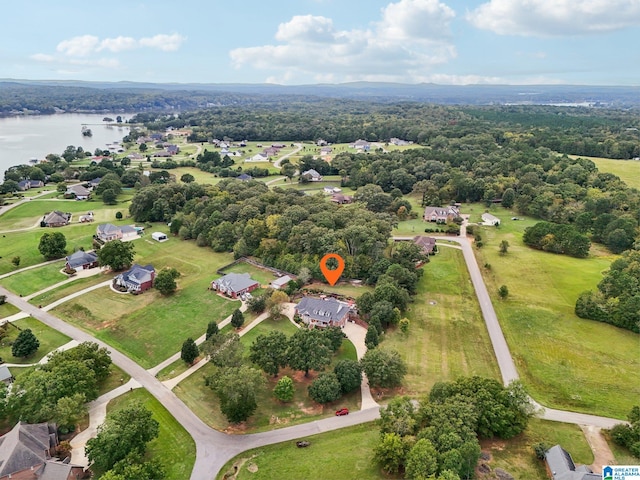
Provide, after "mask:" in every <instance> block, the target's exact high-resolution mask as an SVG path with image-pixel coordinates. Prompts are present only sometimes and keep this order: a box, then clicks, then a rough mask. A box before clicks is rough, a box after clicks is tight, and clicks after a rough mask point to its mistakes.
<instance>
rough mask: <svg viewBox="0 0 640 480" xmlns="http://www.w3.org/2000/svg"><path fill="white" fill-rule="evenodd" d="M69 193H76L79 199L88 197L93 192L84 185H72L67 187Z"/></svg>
mask: <svg viewBox="0 0 640 480" xmlns="http://www.w3.org/2000/svg"><path fill="white" fill-rule="evenodd" d="M67 193H74V194H75V195H76V196H78V197H86V196H88V195H89V193H91V192H90V191H89V189H87V188H85V187H83V186H82V185H70V186H69V187H67Z"/></svg>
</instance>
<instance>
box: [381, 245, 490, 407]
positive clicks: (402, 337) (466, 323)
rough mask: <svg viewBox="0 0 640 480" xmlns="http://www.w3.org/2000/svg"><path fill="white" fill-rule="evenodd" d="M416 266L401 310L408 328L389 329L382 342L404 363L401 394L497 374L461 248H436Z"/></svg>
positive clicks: (418, 392)
mask: <svg viewBox="0 0 640 480" xmlns="http://www.w3.org/2000/svg"><path fill="white" fill-rule="evenodd" d="M422 268H423V269H424V275H423V277H422V279H421V280H420V283H419V284H418V294H417V295H416V296H415V298H414V302H413V303H411V304H410V306H409V311H408V313H407V317H408V318H409V320H410V322H411V323H410V326H409V332H408V333H407V334H404V333H402V332H401V331H400V330H392V331H390V332H389V333H387V334H386V335H385V339H384V341H383V343H382V345H383V346H384V348H393V349H396V350H398V351H399V352H400V354H401V355H402V357H403V358H404V359H405V360H406V361H407V363H408V366H409V371H408V374H407V376H406V377H405V381H404V392H403V393H405V394H408V395H411V396H419V395H422V394H426V393H428V392H429V390H430V389H431V387H432V386H433V384H434V383H436V382H438V381H442V380H455V379H456V378H458V377H460V376H467V375H480V376H484V377H490V378H495V379H500V372H499V370H498V367H497V363H496V360H495V357H494V354H493V348H492V346H491V342H490V340H489V336H488V333H487V330H486V327H485V324H484V321H483V319H482V316H481V314H480V308H479V306H478V303H477V300H476V297H475V294H474V291H473V287H472V286H471V282H470V280H469V276H468V273H467V270H466V266H465V263H464V259H463V258H462V252H461V251H460V250H457V249H454V248H448V247H442V248H440V253H438V254H437V255H435V256H433V257H431V261H430V262H429V263H428V264H426V265H425V266H424V267H422Z"/></svg>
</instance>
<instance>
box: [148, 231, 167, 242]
mask: <svg viewBox="0 0 640 480" xmlns="http://www.w3.org/2000/svg"><path fill="white" fill-rule="evenodd" d="M151 238H153V239H154V240H155V241H156V242H166V241H167V240H169V238H168V237H167V234H166V233H162V232H153V233H152V234H151Z"/></svg>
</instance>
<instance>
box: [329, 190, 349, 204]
mask: <svg viewBox="0 0 640 480" xmlns="http://www.w3.org/2000/svg"><path fill="white" fill-rule="evenodd" d="M331 201H332V202H333V203H337V204H339V205H345V204H347V203H353V197H351V196H349V195H343V194H341V193H338V194H335V195H332V196H331Z"/></svg>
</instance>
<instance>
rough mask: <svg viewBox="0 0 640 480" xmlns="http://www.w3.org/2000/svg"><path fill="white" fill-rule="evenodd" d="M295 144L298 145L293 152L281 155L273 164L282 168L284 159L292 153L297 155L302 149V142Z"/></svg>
mask: <svg viewBox="0 0 640 480" xmlns="http://www.w3.org/2000/svg"><path fill="white" fill-rule="evenodd" d="M294 145H295V146H296V149H295V150H292V151H291V152H289V153H287V154H286V155H283V156H281V157H280V158H279V159H278V160H276V161H275V162H273V166H274V167H276V168H282V160H284V159H285V158H289V157H290V156H291V155H295V154H296V153H298V152H299V151H300V150H302V144H301V143H294Z"/></svg>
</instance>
